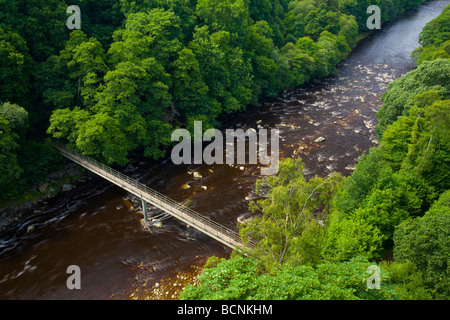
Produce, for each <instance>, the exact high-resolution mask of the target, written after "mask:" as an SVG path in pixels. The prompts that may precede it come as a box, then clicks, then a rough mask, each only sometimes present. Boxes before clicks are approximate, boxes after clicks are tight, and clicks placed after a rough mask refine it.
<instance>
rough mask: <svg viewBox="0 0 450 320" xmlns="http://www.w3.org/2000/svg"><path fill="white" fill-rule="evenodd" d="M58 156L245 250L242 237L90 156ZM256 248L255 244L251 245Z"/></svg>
mask: <svg viewBox="0 0 450 320" xmlns="http://www.w3.org/2000/svg"><path fill="white" fill-rule="evenodd" d="M56 148H57V149H58V150H59V152H60V153H61V154H62V155H63V156H64V157H66V158H68V159H69V160H72V161H73V162H75V163H77V164H78V165H80V166H82V167H84V168H86V169H87V170H89V171H91V172H93V173H95V174H97V175H99V176H101V177H102V178H104V179H106V180H108V181H110V182H112V183H114V184H115V185H117V186H119V187H121V188H123V189H125V190H127V191H128V192H130V193H132V194H134V195H135V196H137V197H139V198H140V199H142V200H144V201H147V202H149V203H150V204H152V205H154V206H155V207H157V208H159V209H161V210H163V211H165V212H166V213H168V214H170V215H172V216H174V217H175V218H177V219H179V220H181V221H183V222H184V223H186V224H188V225H190V226H192V227H194V228H196V229H197V230H199V231H201V232H203V233H205V234H207V235H209V236H210V237H212V238H214V239H216V240H218V241H220V242H221V243H223V244H225V245H227V246H229V247H231V248H233V249H236V248H243V247H244V244H243V242H242V240H241V238H240V236H239V234H238V233H237V232H236V231H234V230H231V229H229V228H226V227H224V226H222V225H220V224H219V223H217V222H214V221H213V220H211V219H210V218H208V217H205V216H203V215H201V214H199V213H197V212H196V211H194V210H192V209H191V208H188V207H187V206H185V205H183V204H181V203H178V202H176V201H175V200H172V199H170V198H168V197H166V196H165V195H163V194H161V193H159V192H157V191H155V190H153V189H151V188H149V187H147V186H146V185H144V184H142V183H140V182H138V181H136V180H134V179H132V178H130V177H128V176H127V175H124V174H123V173H121V172H119V171H117V170H114V169H112V168H111V167H109V166H106V165H104V164H103V163H101V162H98V161H96V160H95V159H92V158H90V157H88V156H85V155H83V154H81V153H79V152H77V151H73V150H69V149H67V148H66V147H61V146H56ZM249 245H250V247H253V246H254V245H253V244H249Z"/></svg>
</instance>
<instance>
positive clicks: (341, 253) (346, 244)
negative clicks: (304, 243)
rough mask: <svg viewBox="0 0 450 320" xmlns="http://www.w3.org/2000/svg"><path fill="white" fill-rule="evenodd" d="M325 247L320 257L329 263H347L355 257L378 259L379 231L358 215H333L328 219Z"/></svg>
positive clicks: (380, 239)
mask: <svg viewBox="0 0 450 320" xmlns="http://www.w3.org/2000/svg"><path fill="white" fill-rule="evenodd" d="M328 220H329V227H328V234H327V237H326V245H325V246H324V248H323V252H322V255H323V256H324V258H325V259H326V260H329V261H348V260H350V259H351V258H353V257H356V256H366V257H368V258H369V259H372V258H378V257H379V256H378V254H379V251H380V249H381V248H382V240H383V236H382V233H381V231H380V230H379V229H378V228H377V227H375V226H373V225H371V224H370V222H368V221H367V220H365V219H363V218H362V217H361V216H359V215H354V216H350V217H348V218H347V217H343V215H341V214H339V213H333V214H332V215H331V216H330V217H329V218H328Z"/></svg>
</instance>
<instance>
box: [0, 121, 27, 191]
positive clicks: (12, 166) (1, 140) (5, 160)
mask: <svg viewBox="0 0 450 320" xmlns="http://www.w3.org/2000/svg"><path fill="white" fill-rule="evenodd" d="M17 138H18V136H17V134H15V133H14V132H12V131H11V126H10V123H9V121H8V120H6V119H5V118H4V117H3V116H2V115H0V151H1V152H0V200H5V199H9V198H11V197H13V196H15V195H16V194H15V192H14V191H15V188H14V183H15V182H16V181H17V180H18V179H19V178H20V174H21V172H22V169H21V168H20V167H19V163H18V160H17V155H16V152H15V151H16V149H17V147H18V144H17V142H16V139H17Z"/></svg>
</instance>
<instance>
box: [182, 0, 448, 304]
mask: <svg viewBox="0 0 450 320" xmlns="http://www.w3.org/2000/svg"><path fill="white" fill-rule="evenodd" d="M449 14H450V6H447V7H446V8H445V9H444V11H443V13H442V14H441V15H440V16H439V17H438V18H436V19H434V20H433V21H431V22H430V23H428V24H427V25H426V27H425V28H424V29H423V32H422V33H421V36H420V44H421V47H420V48H418V49H417V50H415V51H414V53H413V55H412V56H413V57H414V59H415V61H416V64H417V69H415V70H413V71H411V72H409V73H407V74H406V75H404V76H403V77H401V78H400V79H397V80H395V81H393V82H392V83H390V84H389V86H388V88H387V91H386V92H385V93H384V95H383V97H382V101H383V106H382V108H381V109H380V110H379V112H378V113H377V118H378V120H379V124H378V125H377V127H376V131H377V134H378V136H379V145H378V146H376V147H373V148H372V149H370V151H369V152H368V153H367V154H363V156H362V157H361V159H360V160H359V162H358V163H357V165H356V169H355V171H354V172H353V174H352V175H351V176H349V177H347V178H343V177H341V176H340V175H337V174H331V175H329V176H327V177H324V178H321V177H314V178H312V179H310V180H309V181H307V180H305V178H304V176H303V163H302V161H301V160H300V159H286V160H285V161H283V162H282V163H281V164H280V171H279V174H278V175H277V176H274V177H268V178H265V179H263V180H260V181H258V182H257V185H256V189H257V191H258V192H259V194H260V195H262V196H263V198H262V199H261V200H257V201H253V202H251V203H250V209H251V210H252V211H253V212H255V213H257V214H256V215H255V216H254V217H253V218H251V219H250V220H249V221H248V222H247V223H245V224H243V225H241V227H240V234H241V237H242V239H243V240H244V242H247V241H250V240H252V241H254V242H255V243H257V244H258V246H257V248H256V249H251V250H250V249H249V250H248V252H247V254H246V255H242V254H241V253H238V252H234V253H233V254H232V256H231V258H230V259H218V258H211V259H210V260H209V261H208V263H207V264H206V266H205V269H204V271H203V273H202V274H201V276H200V277H199V283H198V284H197V285H196V286H188V287H187V288H186V289H185V291H184V293H183V294H182V298H184V299H445V300H447V299H449V298H450V291H449V288H450V280H449V279H450V277H449V266H450V259H449V252H450V237H449V230H450V190H449V187H450V176H449V174H450V170H449V169H450V168H449V165H450V136H449V134H450V131H449V127H450V91H449V90H450V78H449V77H450V59H449V58H450V56H449V54H450V50H449V48H450V47H449V40H450V34H449V30H450V29H449V21H450V19H449ZM387 252H392V254H393V257H392V258H391V259H385V258H386V253H387ZM371 265H374V266H377V267H378V268H380V288H379V289H370V288H368V285H367V282H366V281H367V280H368V278H369V276H370V274H369V273H367V269H368V267H369V266H371Z"/></svg>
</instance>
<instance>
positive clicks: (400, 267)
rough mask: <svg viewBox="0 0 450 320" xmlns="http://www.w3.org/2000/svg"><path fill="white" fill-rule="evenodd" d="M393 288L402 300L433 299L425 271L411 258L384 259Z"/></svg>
mask: <svg viewBox="0 0 450 320" xmlns="http://www.w3.org/2000/svg"><path fill="white" fill-rule="evenodd" d="M380 265H381V266H382V267H383V268H384V269H385V270H386V273H387V274H388V277H389V280H390V281H391V285H392V288H393V289H394V290H395V292H396V293H397V294H398V296H399V298H400V299H402V300H431V299H432V294H431V292H430V289H428V288H427V287H426V285H425V281H424V276H423V272H421V271H420V270H419V269H418V268H417V266H416V265H415V264H414V263H412V262H411V261H409V260H406V261H405V262H397V261H382V262H381V263H380Z"/></svg>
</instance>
